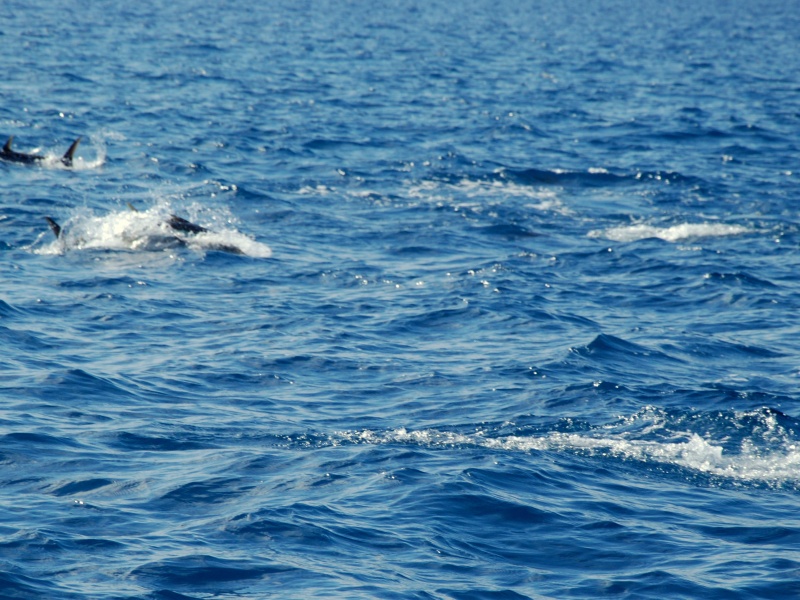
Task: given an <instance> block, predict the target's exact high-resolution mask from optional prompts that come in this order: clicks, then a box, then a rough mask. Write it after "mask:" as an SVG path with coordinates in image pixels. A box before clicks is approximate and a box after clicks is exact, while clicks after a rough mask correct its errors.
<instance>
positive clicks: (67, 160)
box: [9, 138, 81, 167]
mask: <svg viewBox="0 0 800 600" xmlns="http://www.w3.org/2000/svg"><path fill="white" fill-rule="evenodd" d="M10 141H11V140H9V142H10ZM80 143H81V138H78V139H77V140H75V141H74V142H72V145H71V146H70V147H69V150H67V151H66V152H65V153H64V156H62V157H61V162H62V163H64V165H66V166H67V167H71V166H72V157H73V156H74V154H75V150H77V149H78V144H80Z"/></svg>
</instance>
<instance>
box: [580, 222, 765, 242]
mask: <svg viewBox="0 0 800 600" xmlns="http://www.w3.org/2000/svg"><path fill="white" fill-rule="evenodd" d="M749 231H750V230H749V229H747V227H743V226H742V225H727V224H724V223H681V224H679V225H673V226H671V227H656V226H654V225H647V224H644V223H638V224H634V225H622V226H619V227H610V228H608V229H605V230H594V231H590V232H589V233H588V237H591V238H605V239H609V240H613V241H615V242H636V241H638V240H644V239H647V238H658V239H661V240H664V241H667V242H678V241H681V240H686V239H694V238H704V237H723V236H729V235H741V234H743V233H748V232H749Z"/></svg>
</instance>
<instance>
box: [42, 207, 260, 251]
mask: <svg viewBox="0 0 800 600" xmlns="http://www.w3.org/2000/svg"><path fill="white" fill-rule="evenodd" d="M128 206H129V207H130V208H131V210H133V211H134V212H138V211H137V210H136V209H135V208H134V207H133V206H131V205H130V204H129V205H128ZM44 219H45V221H47V224H48V225H49V226H50V231H52V232H53V235H55V236H56V239H61V236H62V234H63V229H62V227H61V225H59V224H58V223H57V222H56V221H55V219H53V218H51V217H45V218H44ZM163 222H164V223H165V224H166V225H167V226H168V227H169V228H170V229H172V230H173V231H174V232H176V233H178V234H190V235H196V234H198V233H209V232H210V230H208V229H206V228H205V227H203V226H202V225H197V224H196V223H192V222H191V221H187V220H186V219H184V218H183V217H179V216H178V215H174V214H171V215H170V216H169V218H168V219H167V220H165V221H163ZM189 239H190V238H187V237H185V236H180V235H172V236H170V238H169V240H168V243H169V244H171V245H176V244H177V245H180V246H186V245H187V244H188V242H189ZM207 247H208V249H209V250H218V251H220V252H228V253H230V254H244V253H245V252H244V250H242V249H241V248H239V247H238V246H235V245H233V244H225V243H211V244H208V246H207Z"/></svg>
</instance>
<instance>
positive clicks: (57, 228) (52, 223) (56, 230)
mask: <svg viewBox="0 0 800 600" xmlns="http://www.w3.org/2000/svg"><path fill="white" fill-rule="evenodd" d="M44 220H45V221H47V224H48V225H50V230H51V231H52V232H53V234H54V235H55V236H56V238H60V237H61V225H59V224H58V223H56V222H55V221H54V220H53V219H51V218H50V217H45V218H44Z"/></svg>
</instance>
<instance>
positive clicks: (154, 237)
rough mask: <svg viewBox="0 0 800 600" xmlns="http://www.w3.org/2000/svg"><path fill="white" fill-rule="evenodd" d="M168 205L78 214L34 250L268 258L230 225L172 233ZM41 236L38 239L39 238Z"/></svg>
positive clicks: (259, 245)
mask: <svg viewBox="0 0 800 600" xmlns="http://www.w3.org/2000/svg"><path fill="white" fill-rule="evenodd" d="M170 216H171V211H170V208H169V206H168V205H159V206H154V207H152V208H150V209H148V210H145V211H136V210H131V209H123V210H119V211H116V212H111V213H108V214H104V215H101V216H97V215H95V214H94V213H92V212H86V211H81V212H78V213H77V214H75V215H73V216H72V217H71V218H70V219H69V220H67V221H66V222H64V223H63V224H62V230H63V233H62V234H61V236H60V237H59V238H58V239H56V240H53V241H52V242H51V243H50V244H46V245H44V246H43V247H41V248H40V249H38V250H37V252H38V253H39V254H63V253H64V252H66V251H80V250H118V251H134V252H159V251H165V250H173V249H177V248H189V249H191V250H194V251H196V252H199V253H205V252H209V251H221V252H228V253H231V254H240V255H245V256H250V257H253V258H269V257H270V256H272V250H271V249H270V247H269V246H267V245H266V244H263V243H261V242H258V241H256V240H254V239H252V238H251V237H249V236H247V235H245V234H243V233H241V232H240V231H238V230H237V229H235V228H234V227H232V226H231V225H229V224H228V225H226V226H223V227H218V226H216V225H214V226H213V227H214V229H213V230H212V229H211V226H209V227H208V228H207V230H204V231H200V232H196V233H193V232H187V231H180V230H176V229H175V228H173V227H171V226H170V224H169V221H170ZM41 237H43V236H40V239H41Z"/></svg>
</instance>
